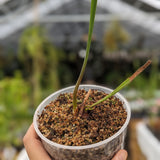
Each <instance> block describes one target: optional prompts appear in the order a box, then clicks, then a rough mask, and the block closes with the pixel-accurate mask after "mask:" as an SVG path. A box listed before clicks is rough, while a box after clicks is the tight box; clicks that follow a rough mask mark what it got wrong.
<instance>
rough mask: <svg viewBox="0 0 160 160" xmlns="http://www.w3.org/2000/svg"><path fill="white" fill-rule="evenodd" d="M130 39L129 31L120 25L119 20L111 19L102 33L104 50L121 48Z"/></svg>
mask: <svg viewBox="0 0 160 160" xmlns="http://www.w3.org/2000/svg"><path fill="white" fill-rule="evenodd" d="M129 40H130V35H129V33H128V32H127V31H126V30H125V29H124V28H123V27H122V26H121V24H120V22H119V21H113V22H112V23H111V25H110V27H109V29H108V30H107V31H106V33H105V35H104V41H103V43H104V49H105V51H107V52H108V51H112V52H113V51H117V50H119V49H122V48H123V47H124V46H125V45H126V44H127V43H128V42H129Z"/></svg>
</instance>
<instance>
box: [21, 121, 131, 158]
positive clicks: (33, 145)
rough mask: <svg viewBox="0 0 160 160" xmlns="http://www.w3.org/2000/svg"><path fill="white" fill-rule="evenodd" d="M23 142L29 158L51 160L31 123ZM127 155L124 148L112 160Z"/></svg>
mask: <svg viewBox="0 0 160 160" xmlns="http://www.w3.org/2000/svg"><path fill="white" fill-rule="evenodd" d="M23 143H24V146H25V148H26V151H27V153H28V157H29V159H30V160H37V159H38V160H51V158H50V157H49V155H48V153H47V152H46V151H45V149H44V148H43V145H42V142H41V140H40V138H39V137H38V135H37V134H36V132H35V130H34V127H33V124H32V125H31V126H30V128H29V129H28V131H27V133H26V135H25V136H24V138H23ZM127 155H128V154H127V152H126V151H125V150H120V151H119V152H118V153H117V154H116V155H115V156H114V157H113V159H112V160H127Z"/></svg>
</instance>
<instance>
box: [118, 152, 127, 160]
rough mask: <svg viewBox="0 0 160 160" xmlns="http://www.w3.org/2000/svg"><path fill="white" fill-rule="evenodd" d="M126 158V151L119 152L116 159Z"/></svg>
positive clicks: (123, 159)
mask: <svg viewBox="0 0 160 160" xmlns="http://www.w3.org/2000/svg"><path fill="white" fill-rule="evenodd" d="M126 159H127V152H120V153H119V154H118V160H126Z"/></svg>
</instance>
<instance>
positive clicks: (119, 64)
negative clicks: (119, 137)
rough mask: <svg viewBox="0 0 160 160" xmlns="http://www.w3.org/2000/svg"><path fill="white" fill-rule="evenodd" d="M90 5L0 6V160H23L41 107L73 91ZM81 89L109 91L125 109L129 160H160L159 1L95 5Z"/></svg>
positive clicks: (40, 1) (39, 1)
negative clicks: (53, 97)
mask: <svg viewBox="0 0 160 160" xmlns="http://www.w3.org/2000/svg"><path fill="white" fill-rule="evenodd" d="M89 10H90V0H1V1H0V159H2V160H27V157H26V153H25V150H24V146H23V142H22V139H23V136H24V135H25V133H26V131H27V129H28V127H29V126H30V124H31V123H32V119H33V114H34V111H35V109H36V107H37V106H38V104H40V102H41V101H42V100H43V99H44V98H46V97H47V96H48V95H49V94H51V93H53V92H54V91H57V90H58V89H61V88H64V87H67V86H71V85H74V84H75V83H76V80H77V77H78V75H79V72H80V69H81V65H82V63H83V58H84V56H85V49H86V42H87V38H88V37H87V34H88V25H89V23H88V22H89ZM90 52H91V53H90V57H89V61H88V64H87V68H86V72H85V75H84V79H83V82H82V83H84V84H89V83H92V84H99V85H103V86H107V87H111V88H115V87H116V86H117V85H119V84H120V83H121V82H122V81H123V80H125V79H126V78H127V77H128V76H129V75H131V74H132V73H133V72H134V71H135V70H136V69H137V68H138V67H140V66H141V65H142V64H143V63H144V62H145V61H146V60H148V59H151V60H152V65H151V66H150V67H149V68H147V69H146V70H145V71H144V72H143V73H142V74H141V75H140V76H138V77H137V78H136V79H135V80H134V81H133V82H132V83H131V84H130V85H128V86H127V87H126V88H124V89H123V90H122V91H121V93H122V94H123V95H124V96H125V97H126V98H127V100H128V101H129V103H130V105H131V110H132V117H131V121H130V124H129V127H128V132H127V138H126V142H125V149H126V150H127V151H128V160H158V159H159V158H158V157H160V136H159V135H160V71H159V69H160V1H159V0H112V1H111V0H98V6H97V12H96V18H95V26H94V30H93V37H92V45H91V50H90Z"/></svg>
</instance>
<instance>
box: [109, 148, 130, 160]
mask: <svg viewBox="0 0 160 160" xmlns="http://www.w3.org/2000/svg"><path fill="white" fill-rule="evenodd" d="M127 156H128V153H127V151H125V150H124V149H121V150H120V151H118V153H117V154H116V155H115V156H114V157H113V159H112V160H127Z"/></svg>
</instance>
